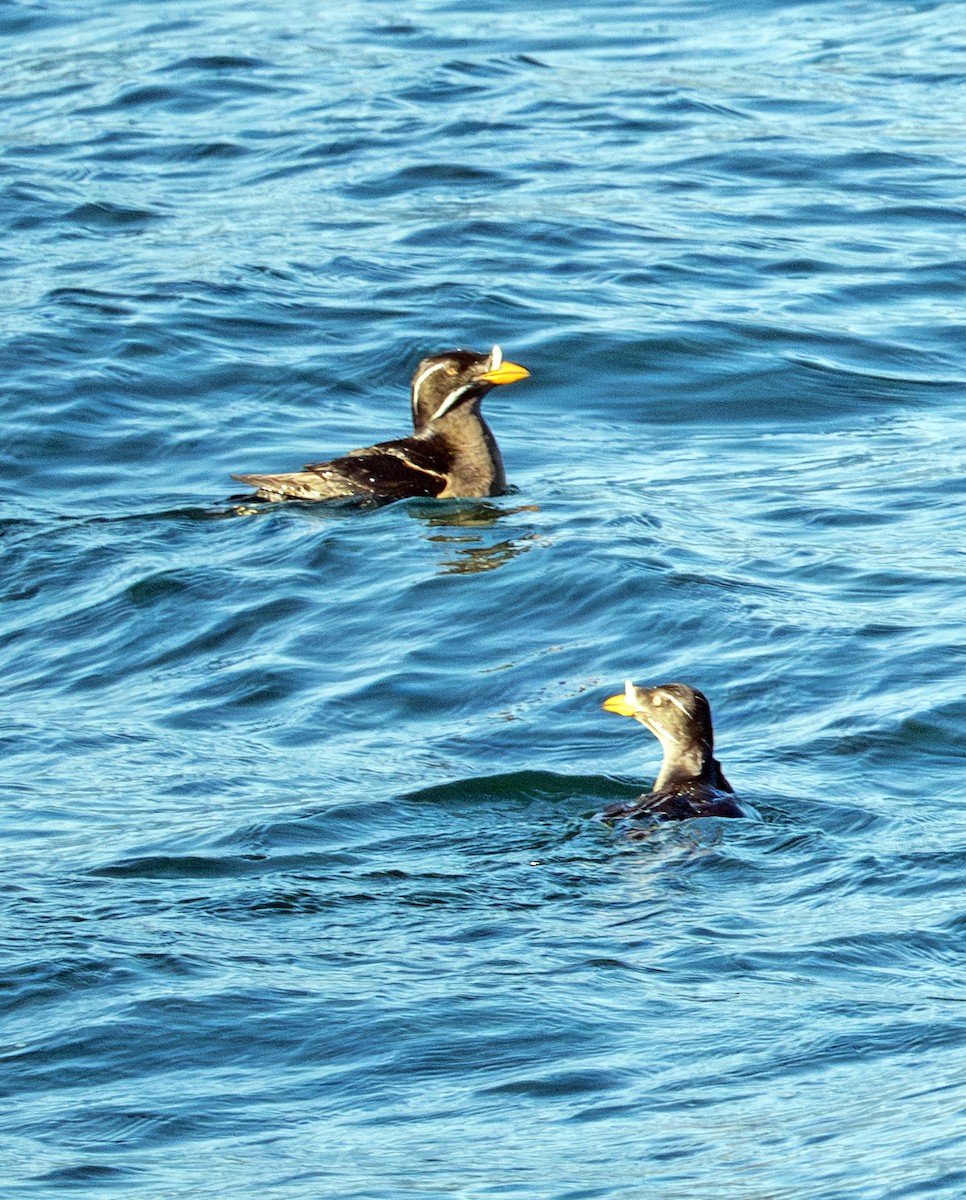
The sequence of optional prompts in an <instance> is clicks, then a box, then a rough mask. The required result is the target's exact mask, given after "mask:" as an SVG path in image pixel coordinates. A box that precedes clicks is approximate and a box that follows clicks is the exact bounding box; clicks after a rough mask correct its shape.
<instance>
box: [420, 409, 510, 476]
mask: <svg viewBox="0 0 966 1200" xmlns="http://www.w3.org/2000/svg"><path fill="white" fill-rule="evenodd" d="M434 432H435V434H436V436H438V437H441V438H442V439H443V441H444V442H445V443H446V445H447V447H448V448H449V450H450V451H451V453H452V457H453V465H452V467H451V468H450V471H449V478H450V481H449V485H448V487H447V488H446V490H445V491H444V492H442V493H441V495H442V496H444V497H445V496H493V495H496V494H498V493H500V492H502V491H503V490H504V489H505V488H506V474H505V473H504V470H503V459H502V457H501V456H500V449H499V447H498V446H497V444H496V438H494V436H493V434H492V433H491V432H490V427H489V426H488V425H487V423H486V422H485V421H484V420H483V418H482V417H481V416H480V413H479V411H478V410H477V409H476V408H475V406H469V407H466V408H461V409H456V410H454V411H453V412H451V413H447V415H446V417H445V418H444V419H443V420H441V421H439V422H438V423H437V425H436V427H435V431H434Z"/></svg>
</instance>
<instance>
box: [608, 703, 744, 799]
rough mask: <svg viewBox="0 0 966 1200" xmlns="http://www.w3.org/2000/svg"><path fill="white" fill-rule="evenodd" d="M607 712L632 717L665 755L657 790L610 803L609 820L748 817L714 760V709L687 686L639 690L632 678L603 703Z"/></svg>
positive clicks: (656, 786)
mask: <svg viewBox="0 0 966 1200" xmlns="http://www.w3.org/2000/svg"><path fill="white" fill-rule="evenodd" d="M603 707H604V708H605V709H606V710H607V712H613V713H619V714H620V715H621V716H622V717H633V718H634V720H635V721H640V723H641V724H642V725H643V726H645V727H646V728H647V729H649V730H650V731H651V733H653V734H654V736H655V737H656V738H657V740H658V741H659V742H660V743H661V749H662V750H663V751H664V761H663V762H662V763H661V770H660V772H659V773H658V777H657V779H655V781H654V788H653V790H652V791H651V792H649V793H648V794H647V795H646V796H638V798H637V799H636V800H631V801H628V802H626V803H621V804H612V805H611V806H610V807H609V808H606V809H604V811H603V812H602V813H601V814H600V815H601V816H602V817H603V818H604V819H605V820H615V819H618V818H630V819H634V818H638V817H642V818H646V817H651V818H653V819H654V820H657V821H683V820H687V818H689V817H747V816H750V815H751V814H750V813H749V812H747V811H746V810H745V809H744V808H742V806H741V804H740V803H739V801H738V798H737V797H736V796H735V794H734V790H733V789H732V787H731V784H730V783H729V782H728V781H727V779H725V777H724V772H723V771H722V770H721V765H720V764H719V763H718V760H717V759H716V758H715V757H714V731H713V729H712V727H711V705H710V704H709V703H708V700H707V697H706V696H705V695H704V694H703V693H702V692H699V691H697V689H695V688H692V687H688V685H687V684H686V683H665V684H661V686H660V687H635V686H634V684H633V683H631V681H630V680H629V679H628V680H627V682H626V684H625V685H624V691H623V693H621V694H620V695H617V696H611V697H609V698H608V699H607V700H605V701H604V704H603Z"/></svg>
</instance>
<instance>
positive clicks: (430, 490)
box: [232, 346, 530, 500]
mask: <svg viewBox="0 0 966 1200" xmlns="http://www.w3.org/2000/svg"><path fill="white" fill-rule="evenodd" d="M529 374H530V372H529V371H528V370H527V369H526V368H525V367H521V366H518V364H517V363H512V362H506V361H504V358H503V352H502V351H501V349H500V347H499V346H494V347H493V349H492V350H491V351H490V353H489V354H477V353H476V352H475V351H473V350H448V351H446V353H445V354H434V355H433V356H432V357H431V358H424V359H423V361H422V362H421V363H420V364H419V366H418V367H417V368H416V374H415V375H414V376H413V383H412V405H413V429H414V431H415V432H414V433H413V434H412V436H410V437H404V438H398V439H396V440H395V441H391V442H380V443H379V444H378V445H376V446H368V447H366V448H365V449H362V450H351V451H350V452H349V453H348V454H346V455H344V456H343V457H341V458H333V459H331V460H330V461H328V462H320V463H313V464H310V465H309V466H307V467H304V468H303V469H302V470H301V471H293V472H291V473H289V474H286V475H233V476H232V478H233V479H239V480H241V482H242V483H250V484H251V485H252V487H254V488H257V492H256V497H257V498H258V499H260V500H337V499H340V498H347V497H351V496H359V497H370V498H372V499H376V500H401V499H404V498H405V497H410V496H437V497H440V498H445V497H449V496H495V495H497V494H498V493H499V492H502V491H504V490H505V488H506V476H505V475H504V473H503V459H502V458H501V457H500V451H499V448H498V447H497V444H496V440H495V438H494V437H493V434H492V433H491V432H490V429H489V426H488V425H487V424H486V422H485V421H484V420H483V418H482V417H481V416H480V402H481V401H482V399H483V397H484V396H485V395H486V393H487V392H488V391H489V390H490V389H491V388H492V387H494V386H496V385H497V384H501V383H516V382H517V380H519V379H526V378H527V376H528V375H529Z"/></svg>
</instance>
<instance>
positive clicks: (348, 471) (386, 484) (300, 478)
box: [232, 438, 447, 500]
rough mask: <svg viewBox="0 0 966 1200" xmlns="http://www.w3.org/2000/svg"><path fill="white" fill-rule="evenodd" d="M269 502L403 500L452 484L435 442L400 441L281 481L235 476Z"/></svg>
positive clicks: (311, 466) (275, 477)
mask: <svg viewBox="0 0 966 1200" xmlns="http://www.w3.org/2000/svg"><path fill="white" fill-rule="evenodd" d="M232 478H233V479H239V480H241V482H242V483H248V484H251V485H252V486H253V487H255V488H257V489H258V495H259V496H260V497H262V498H263V499H266V500H335V499H339V498H340V497H349V496H372V497H374V498H377V499H381V500H401V499H403V498H405V497H407V496H438V495H439V494H440V492H442V491H443V490H444V488H445V487H446V484H447V475H446V462H445V456H444V454H443V452H442V450H441V448H440V447H439V446H437V445H435V444H434V443H433V441H432V440H430V439H426V440H422V439H419V438H399V439H398V440H397V441H394V442H381V443H380V444H379V445H378V446H369V447H368V448H366V449H363V450H353V451H352V452H351V454H345V455H343V456H342V457H341V458H333V459H331V460H330V461H329V462H320V463H310V464H309V465H308V466H306V467H303V468H302V470H301V471H290V472H287V473H285V474H281V475H233V476H232Z"/></svg>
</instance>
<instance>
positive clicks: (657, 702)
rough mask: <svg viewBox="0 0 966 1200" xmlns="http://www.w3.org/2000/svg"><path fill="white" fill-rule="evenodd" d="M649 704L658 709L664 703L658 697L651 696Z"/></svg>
mask: <svg viewBox="0 0 966 1200" xmlns="http://www.w3.org/2000/svg"><path fill="white" fill-rule="evenodd" d="M651 703H652V704H653V705H654V707H655V708H660V707H661V705H662V704H663V703H664V701H663V700H662V699H661V697H660V696H652V697H651Z"/></svg>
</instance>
